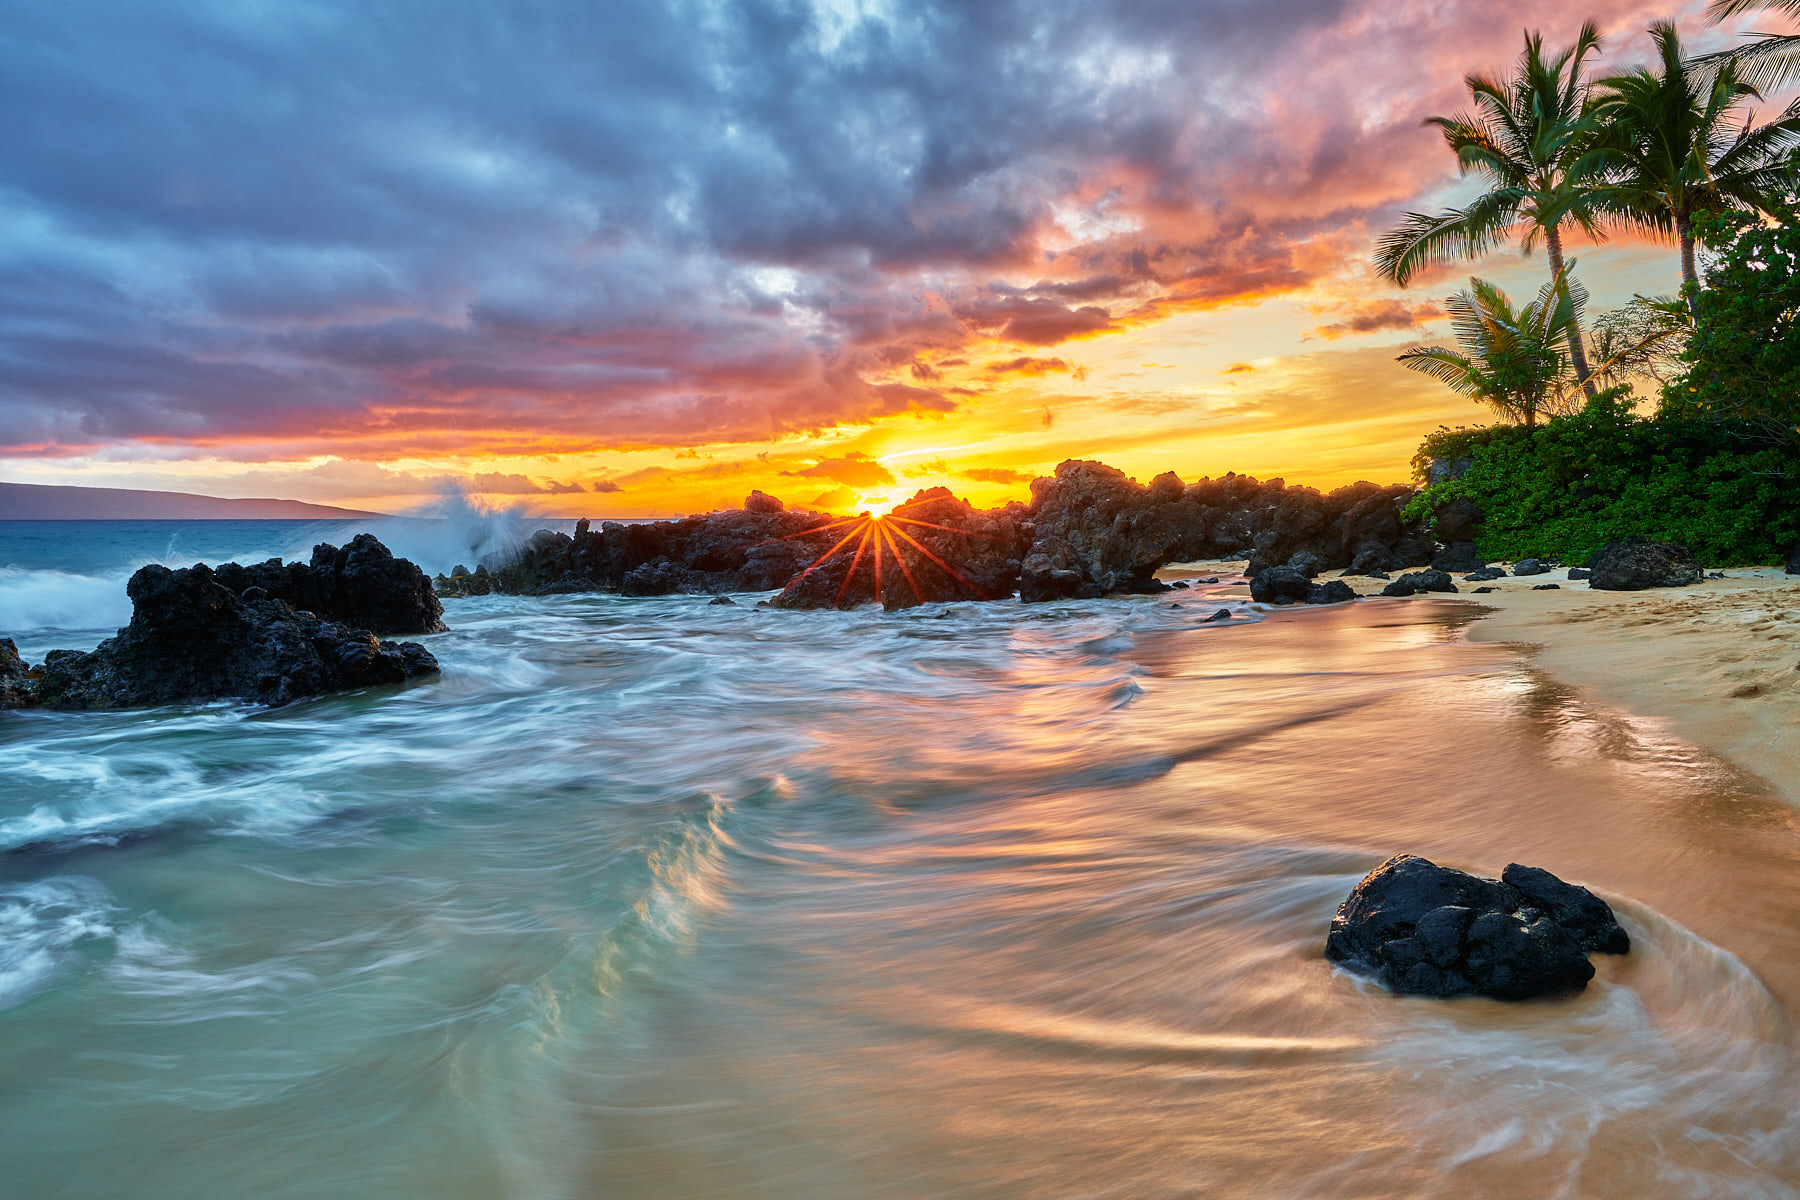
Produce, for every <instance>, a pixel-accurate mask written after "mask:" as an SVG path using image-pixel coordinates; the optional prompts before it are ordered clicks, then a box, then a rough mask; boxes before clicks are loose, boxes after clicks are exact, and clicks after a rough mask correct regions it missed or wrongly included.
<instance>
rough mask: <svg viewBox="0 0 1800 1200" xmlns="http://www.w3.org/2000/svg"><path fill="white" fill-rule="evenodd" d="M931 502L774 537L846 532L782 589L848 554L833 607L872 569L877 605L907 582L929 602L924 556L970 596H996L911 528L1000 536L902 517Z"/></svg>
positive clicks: (916, 599) (917, 600)
mask: <svg viewBox="0 0 1800 1200" xmlns="http://www.w3.org/2000/svg"><path fill="white" fill-rule="evenodd" d="M927 502H928V501H913V502H910V503H907V504H899V505H895V506H894V507H893V508H892V509H890V510H889V511H888V512H886V513H881V514H878V515H877V514H872V513H868V512H863V513H859V514H857V515H856V516H854V517H845V518H843V519H842V520H838V521H833V522H831V523H830V524H827V525H820V526H817V527H815V528H812V529H806V530H802V531H800V532H799V533H790V534H786V535H784V536H783V537H779V538H772V539H770V540H771V541H787V540H788V539H789V538H797V537H811V536H817V535H818V534H821V533H824V532H827V531H835V530H840V529H841V530H843V531H844V532H843V534H842V535H841V536H840V537H839V538H838V540H837V541H836V542H834V543H832V546H831V548H830V549H829V550H827V551H825V553H823V554H821V555H819V557H818V558H816V559H814V560H813V561H812V563H811V564H810V565H808V566H807V567H806V569H805V570H803V571H801V572H800V573H799V574H798V575H796V576H794V578H793V579H792V580H790V581H789V582H788V585H787V587H786V588H784V589H782V590H783V592H784V593H785V592H788V591H791V590H793V589H794V588H796V587H798V586H799V585H800V584H801V583H803V582H804V581H805V580H806V579H808V578H809V577H810V576H812V575H813V574H814V573H815V572H817V571H819V570H821V569H823V568H825V567H827V566H829V565H831V564H833V563H834V561H835V562H838V563H841V562H842V561H843V557H844V556H845V555H849V556H850V565H849V568H848V569H847V570H846V571H845V572H844V579H843V582H842V583H841V584H840V585H839V586H838V590H837V594H836V595H835V596H834V597H833V599H832V602H831V607H833V608H842V607H843V606H844V598H845V597H846V596H847V595H849V593H850V588H851V585H852V583H854V582H855V580H856V577H857V574H858V573H859V572H864V571H866V572H867V575H868V578H869V581H870V582H871V583H872V584H873V590H874V594H875V603H877V604H883V603H885V598H886V590H887V589H888V588H892V587H896V586H902V585H903V586H904V587H906V588H907V589H908V590H909V591H910V592H911V593H912V597H913V601H914V603H917V604H923V603H925V593H924V591H923V590H922V589H921V588H920V587H919V581H918V578H917V576H915V575H914V574H913V569H914V568H915V567H917V566H920V565H921V559H923V560H925V561H929V562H931V563H932V564H933V565H935V566H936V567H938V569H940V570H941V571H943V572H944V573H945V574H946V575H948V576H949V577H950V578H951V579H953V580H955V581H956V582H957V583H958V584H959V585H961V586H962V587H963V588H964V589H965V590H966V591H967V592H968V594H969V596H970V598H972V599H976V600H987V599H991V597H989V596H988V595H987V593H986V592H984V591H983V590H982V589H981V588H980V587H979V586H977V585H976V584H975V583H974V582H973V581H971V580H970V579H969V578H968V576H966V575H964V574H963V573H962V572H961V571H958V570H957V569H956V568H955V567H953V566H951V565H950V564H949V563H947V562H945V561H944V560H943V558H941V557H940V556H939V555H937V554H936V553H934V552H933V551H932V550H931V549H930V548H929V547H927V546H926V545H925V544H924V543H922V542H920V541H919V540H918V539H917V538H915V537H914V536H913V535H912V534H911V533H909V532H907V529H908V527H911V528H914V529H939V530H943V531H944V532H946V533H954V534H960V535H962V536H965V537H978V538H986V539H988V540H990V541H998V540H1000V539H998V538H996V537H995V536H994V535H993V534H987V533H978V532H976V531H974V530H969V529H958V528H956V527H955V526H952V525H939V524H937V523H936V522H934V521H921V520H919V519H917V518H916V517H907V516H902V515H901V514H902V513H903V512H905V511H906V510H907V509H910V508H914V507H916V506H917V505H918V504H921V503H927ZM764 544H767V543H764ZM908 552H910V553H911V555H912V561H911V562H908V561H907V556H908ZM865 564H866V565H865ZM896 571H897V572H898V578H896V576H895V572H896Z"/></svg>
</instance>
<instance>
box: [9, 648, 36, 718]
mask: <svg viewBox="0 0 1800 1200" xmlns="http://www.w3.org/2000/svg"><path fill="white" fill-rule="evenodd" d="M36 700H37V680H36V679H34V678H32V674H31V668H30V667H28V666H26V665H25V660H24V659H22V658H20V657H19V648H18V647H17V646H16V645H14V644H13V640H12V639H11V638H0V708H22V707H24V706H25V705H27V704H32V703H35V702H36Z"/></svg>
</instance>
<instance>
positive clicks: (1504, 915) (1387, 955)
mask: <svg viewBox="0 0 1800 1200" xmlns="http://www.w3.org/2000/svg"><path fill="white" fill-rule="evenodd" d="M1630 949H1631V939H1630V937H1629V936H1627V934H1626V932H1625V930H1624V929H1623V928H1622V927H1621V926H1620V925H1619V922H1618V920H1617V919H1616V918H1615V917H1614V916H1613V911H1612V909H1611V908H1610V907H1608V906H1607V904H1606V902H1605V901H1604V900H1601V899H1600V898H1599V897H1598V896H1596V895H1594V894H1593V893H1592V892H1590V891H1588V890H1587V889H1586V888H1583V887H1577V886H1575V885H1574V884H1569V883H1564V882H1563V881H1562V880H1560V879H1558V878H1557V877H1556V876H1554V875H1552V874H1551V873H1550V872H1548V871H1545V870H1542V869H1540V868H1537V867H1522V866H1520V865H1518V864H1517V863H1514V864H1512V865H1510V866H1508V867H1507V868H1506V870H1505V871H1504V872H1503V873H1502V874H1501V876H1500V878H1499V879H1498V880H1494V879H1483V878H1482V877H1480V876H1478V875H1470V874H1467V873H1466V872H1463V871H1457V870H1452V869H1451V868H1449V867H1440V866H1438V865H1437V864H1435V863H1432V862H1429V861H1427V860H1425V859H1423V858H1416V857H1414V856H1413V855H1410V854H1400V855H1396V856H1394V857H1393V858H1390V859H1388V860H1387V861H1386V862H1384V863H1382V864H1381V865H1380V866H1379V867H1376V868H1375V869H1374V870H1373V871H1371V872H1369V874H1368V875H1366V876H1364V877H1363V880H1362V882H1360V883H1358V884H1357V885H1356V887H1355V888H1354V889H1352V890H1351V892H1350V895H1349V897H1348V898H1346V899H1345V901H1344V903H1343V904H1342V905H1341V906H1340V907H1339V908H1338V911H1337V916H1336V917H1334V918H1333V919H1332V922H1331V933H1330V935H1329V936H1328V937H1327V938H1326V941H1325V957H1326V958H1328V959H1330V960H1331V961H1332V962H1335V963H1338V964H1339V965H1341V966H1343V967H1345V968H1347V969H1349V970H1352V971H1355V972H1357V973H1358V974H1361V975H1368V976H1371V977H1373V978H1375V979H1376V980H1378V981H1379V982H1380V983H1382V984H1383V985H1384V986H1386V987H1388V988H1391V989H1393V990H1394V991H1396V992H1402V993H1405V994H1408V995H1417V996H1462V995H1482V996H1492V997H1494V998H1496V999H1500V1000H1528V999H1531V998H1533V997H1536V996H1554V995H1559V994H1563V993H1567V992H1575V991H1580V990H1581V989H1582V988H1585V987H1586V986H1587V982H1588V980H1590V979H1592V978H1593V977H1594V965H1593V964H1592V963H1591V962H1589V961H1588V954H1589V953H1590V952H1597V953H1601V954H1625V953H1627V952H1628V951H1629V950H1630Z"/></svg>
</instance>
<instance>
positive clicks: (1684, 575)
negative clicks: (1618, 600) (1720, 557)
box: [1588, 535, 1706, 592]
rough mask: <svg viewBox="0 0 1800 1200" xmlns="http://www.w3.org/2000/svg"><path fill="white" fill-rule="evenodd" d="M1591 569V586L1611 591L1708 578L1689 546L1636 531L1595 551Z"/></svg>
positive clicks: (1634, 589) (1684, 585) (1631, 589)
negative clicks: (1656, 539) (1640, 535)
mask: <svg viewBox="0 0 1800 1200" xmlns="http://www.w3.org/2000/svg"><path fill="white" fill-rule="evenodd" d="M1588 570H1589V571H1590V572H1591V575H1590V577H1589V579H1588V586H1589V587H1591V588H1598V589H1600V590H1603V591H1609V592H1635V591H1641V590H1643V589H1645V588H1658V587H1687V586H1688V585H1689V584H1691V583H1699V582H1700V581H1701V580H1703V579H1705V578H1706V572H1705V571H1704V570H1702V569H1701V566H1700V564H1699V563H1697V562H1695V561H1694V556H1693V555H1692V554H1690V553H1688V548H1687V547H1686V546H1677V545H1674V544H1673V543H1670V542H1653V541H1651V540H1650V539H1649V538H1646V537H1638V536H1636V535H1633V536H1631V537H1628V538H1626V539H1625V540H1624V541H1622V542H1608V543H1607V544H1606V545H1604V546H1602V547H1601V548H1600V549H1598V550H1596V551H1594V556H1593V557H1592V558H1590V559H1589V560H1588Z"/></svg>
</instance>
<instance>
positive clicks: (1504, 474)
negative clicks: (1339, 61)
mask: <svg viewBox="0 0 1800 1200" xmlns="http://www.w3.org/2000/svg"><path fill="white" fill-rule="evenodd" d="M1758 7H1761V8H1778V9H1781V10H1782V11H1786V12H1789V13H1790V14H1792V15H1800V0H1780V2H1778V3H1772V4H1771V3H1761V4H1758V3H1749V2H1745V0H1721V2H1720V3H1717V4H1715V5H1714V6H1713V9H1712V14H1713V16H1714V18H1715V19H1722V18H1723V17H1725V16H1729V15H1732V14H1734V13H1737V12H1741V11H1747V10H1749V9H1751V8H1758ZM1650 34H1651V39H1652V42H1653V44H1654V46H1655V51H1656V61H1655V63H1653V64H1652V65H1649V66H1644V67H1639V68H1635V69H1631V70H1627V71H1622V72H1619V73H1616V74H1613V75H1610V76H1606V77H1604V78H1599V79H1594V80H1592V81H1589V80H1588V79H1587V78H1586V77H1585V76H1584V71H1585V68H1586V63H1587V60H1588V58H1589V57H1590V55H1591V54H1592V53H1593V52H1594V51H1595V50H1597V49H1598V48H1599V47H1600V45H1601V39H1600V38H1599V36H1598V34H1597V32H1596V30H1595V29H1594V27H1593V26H1592V24H1589V25H1586V26H1584V27H1583V28H1582V30H1581V32H1580V35H1579V37H1578V38H1577V39H1576V41H1575V43H1574V44H1573V45H1572V46H1570V47H1569V48H1568V49H1566V50H1564V51H1562V52H1561V53H1560V54H1556V55H1554V56H1547V55H1546V54H1545V52H1544V49H1543V44H1542V40H1541V38H1540V37H1539V36H1538V35H1537V34H1527V35H1526V39H1525V49H1524V52H1523V54H1522V55H1521V57H1520V60H1519V64H1518V67H1517V69H1516V71H1515V72H1514V74H1513V75H1512V76H1511V77H1510V78H1508V79H1503V80H1496V79H1492V78H1489V77H1486V76H1480V75H1471V76H1469V77H1468V79H1467V83H1468V87H1469V91H1470V95H1471V97H1472V99H1473V102H1474V105H1475V109H1474V112H1473V114H1472V115H1460V116H1455V117H1434V118H1431V119H1430V121H1429V122H1428V124H1431V125H1434V126H1436V127H1438V128H1439V129H1440V130H1441V131H1442V132H1443V135H1444V138H1445V141H1446V143H1447V144H1448V145H1449V147H1450V149H1451V150H1452V151H1454V152H1455V154H1456V156H1457V161H1458V164H1459V166H1460V167H1461V169H1462V170H1463V172H1464V173H1465V174H1474V175H1478V176H1479V177H1481V178H1482V180H1483V182H1484V183H1485V184H1486V185H1487V189H1486V190H1485V191H1484V192H1483V194H1482V195H1481V196H1479V197H1478V198H1476V199H1475V200H1474V201H1472V202H1471V203H1470V204H1468V205H1467V206H1465V207H1463V208H1461V209H1454V210H1449V211H1446V212H1443V213H1438V214H1435V215H1428V214H1421V213H1411V214H1408V215H1407V216H1406V217H1405V218H1404V219H1403V220H1402V221H1401V223H1400V224H1399V226H1398V227H1397V228H1396V229H1395V230H1394V231H1393V232H1392V233H1390V234H1389V235H1388V236H1387V237H1386V238H1385V239H1383V241H1382V242H1381V244H1380V245H1379V247H1378V248H1377V251H1376V255H1375V267H1376V270H1377V271H1378V272H1379V273H1380V274H1381V275H1383V276H1384V277H1386V278H1388V279H1390V280H1392V281H1394V282H1396V283H1400V284H1405V283H1406V282H1407V281H1408V280H1409V279H1410V278H1412V277H1413V275H1414V274H1416V273H1417V272H1418V271H1419V270H1420V269H1421V268H1423V267H1425V266H1427V265H1431V264H1442V263H1447V262H1452V261H1456V260H1458V259H1471V258H1477V257H1480V256H1482V255H1484V254H1486V253H1487V252H1488V251H1489V250H1491V249H1493V248H1494V247H1495V246H1497V245H1499V244H1501V243H1502V242H1504V241H1506V240H1508V239H1509V238H1511V237H1514V236H1517V237H1518V238H1519V240H1520V242H1521V246H1522V249H1523V250H1524V251H1525V252H1527V253H1529V252H1530V251H1531V250H1532V249H1533V248H1534V246H1535V244H1536V243H1537V242H1539V241H1540V240H1541V241H1542V242H1543V244H1544V245H1545V248H1546V250H1547V252H1548V257H1549V259H1550V269H1551V279H1550V282H1549V283H1548V284H1546V285H1545V286H1544V287H1543V288H1542V289H1541V290H1540V291H1539V293H1538V295H1537V296H1536V298H1534V299H1533V300H1532V301H1531V302H1529V303H1526V304H1524V305H1520V306H1515V305H1514V303H1513V301H1512V300H1511V298H1510V297H1508V296H1507V295H1506V293H1505V292H1503V291H1501V290H1500V288H1499V287H1497V286H1496V285H1495V284H1493V283H1491V282H1489V281H1487V280H1484V279H1480V278H1471V279H1470V280H1469V285H1468V286H1467V287H1466V288H1464V289H1463V290H1461V291H1460V292H1458V293H1457V294H1456V295H1455V296H1453V297H1451V298H1450V299H1448V300H1447V301H1446V309H1447V310H1448V312H1449V315H1450V318H1451V326H1452V330H1453V333H1454V335H1455V339H1456V345H1455V346H1454V347H1446V346H1423V347H1415V348H1413V349H1410V350H1407V351H1406V352H1405V353H1403V354H1402V355H1401V356H1400V359H1399V361H1400V362H1401V363H1402V364H1404V365H1405V366H1407V367H1409V368H1411V369H1414V370H1419V371H1423V372H1425V373H1427V374H1430V375H1431V376H1433V377H1434V378H1437V379H1439V380H1441V381H1443V382H1444V383H1445V384H1447V385H1448V386H1450V387H1451V388H1453V389H1455V390H1456V391H1458V392H1460V393H1462V394H1463V395H1466V396H1468V397H1470V398H1471V399H1473V400H1476V401H1478V402H1480V403H1483V404H1486V405H1488V406H1489V407H1490V408H1491V409H1493V410H1494V412H1495V413H1496V415H1497V416H1498V417H1499V418H1500V422H1501V423H1499V424H1496V425H1493V426H1490V427H1487V428H1480V429H1457V430H1449V429H1440V430H1439V431H1438V432H1436V433H1434V434H1432V435H1430V436H1429V437H1427V438H1426V439H1425V441H1424V444H1423V445H1422V446H1421V447H1420V450H1419V453H1418V455H1417V456H1416V457H1415V459H1414V467H1415V470H1416V471H1417V473H1418V475H1419V477H1420V478H1421V479H1422V480H1423V481H1424V482H1425V484H1426V486H1425V487H1424V488H1423V489H1421V491H1420V492H1419V493H1418V494H1417V495H1416V496H1415V497H1414V498H1413V500H1412V501H1411V503H1410V505H1409V506H1408V509H1407V515H1408V516H1409V517H1411V518H1422V517H1427V516H1429V515H1430V514H1432V513H1434V512H1437V511H1439V510H1441V509H1442V508H1443V506H1444V505H1445V504H1447V503H1449V502H1450V501H1453V500H1465V501H1468V502H1469V503H1470V504H1472V505H1474V506H1475V508H1476V509H1477V510H1479V512H1480V513H1481V514H1482V521H1481V525H1480V533H1479V535H1478V544H1479V548H1480V552H1481V553H1482V554H1483V555H1484V556H1488V557H1493V558H1501V559H1519V558H1524V557H1527V556H1556V557H1558V558H1561V559H1564V560H1566V561H1568V562H1571V563H1576V564H1580V563H1584V562H1586V561H1587V558H1588V556H1589V555H1590V554H1592V553H1593V552H1594V551H1595V550H1597V549H1599V548H1600V547H1601V546H1603V545H1605V544H1606V543H1608V542H1611V541H1616V540H1619V539H1622V538H1625V537H1627V536H1630V535H1633V534H1640V535H1647V536H1650V537H1655V538H1660V539H1664V540H1668V541H1673V542H1681V543H1685V544H1688V545H1689V546H1691V548H1692V549H1693V551H1694V553H1695V554H1697V555H1698V556H1699V557H1700V558H1701V559H1702V560H1704V561H1706V562H1707V563H1709V564H1711V565H1716V566H1729V565H1745V564H1750V563H1766V562H1771V561H1780V560H1782V559H1783V558H1785V557H1786V556H1787V554H1788V551H1789V548H1790V547H1791V546H1793V545H1794V543H1795V540H1796V538H1800V338H1796V330H1795V329H1794V321H1795V314H1796V313H1800V265H1797V264H1800V217H1797V215H1796V210H1795V208H1794V201H1795V195H1796V189H1797V183H1800V171H1797V165H1796V149H1797V147H1800V102H1796V103H1795V104H1791V105H1789V106H1788V107H1787V108H1786V109H1784V110H1783V111H1782V112H1781V113H1780V115H1779V116H1778V117H1777V118H1776V119H1775V120H1772V121H1769V122H1767V123H1763V124H1758V123H1756V121H1755V119H1754V114H1753V112H1752V111H1751V109H1750V107H1749V105H1750V104H1751V103H1752V102H1753V101H1756V100H1759V99H1761V98H1762V94H1761V91H1760V90H1759V85H1763V86H1767V85H1771V84H1781V83H1787V82H1791V81H1793V80H1794V79H1795V78H1800V37H1795V36H1790V35H1766V36H1761V37H1759V38H1758V39H1756V40H1755V41H1752V42H1750V43H1748V44H1747V45H1746V46H1744V47H1742V48H1740V50H1738V51H1734V52H1729V53H1725V54H1718V55H1711V56H1706V57H1692V56H1689V55H1688V54H1687V52H1686V50H1685V48H1684V47H1683V45H1682V43H1681V39H1680V37H1679V35H1678V34H1677V32H1676V30H1675V27H1674V26H1673V24H1671V23H1667V22H1659V23H1658V24H1656V25H1653V26H1652V27H1651V30H1650ZM1566 229H1578V230H1580V231H1581V232H1583V233H1584V234H1585V235H1587V236H1588V237H1589V238H1591V239H1593V240H1600V239H1602V238H1604V237H1605V236H1607V235H1608V233H1610V232H1613V231H1633V232H1637V233H1640V234H1647V235H1649V236H1651V237H1653V238H1656V239H1658V240H1663V241H1666V242H1670V243H1672V244H1673V245H1674V247H1675V248H1676V249H1677V250H1678V252H1679V254H1680V261H1681V271H1682V279H1683V286H1682V290H1681V294H1680V296H1678V297H1677V296H1663V297H1643V296H1639V297H1637V298H1636V299H1635V300H1634V301H1633V302H1632V303H1631V304H1629V305H1626V306H1624V307H1623V308H1620V309H1617V310H1614V311H1612V312H1608V313H1604V314H1601V315H1600V316H1598V317H1597V318H1596V319H1594V320H1593V321H1591V322H1590V321H1587V320H1585V313H1584V309H1585V304H1586V300H1587V292H1586V290H1585V288H1584V287H1583V286H1582V284H1581V282H1580V280H1579V279H1578V278H1577V277H1576V274H1575V267H1576V264H1575V262H1574V260H1573V259H1569V258H1566V257H1565V255H1564V243H1563V239H1562V234H1563V232H1564V231H1565V230H1566ZM1640 388H1641V389H1642V392H1641V393H1640V391H1639V389H1640Z"/></svg>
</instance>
